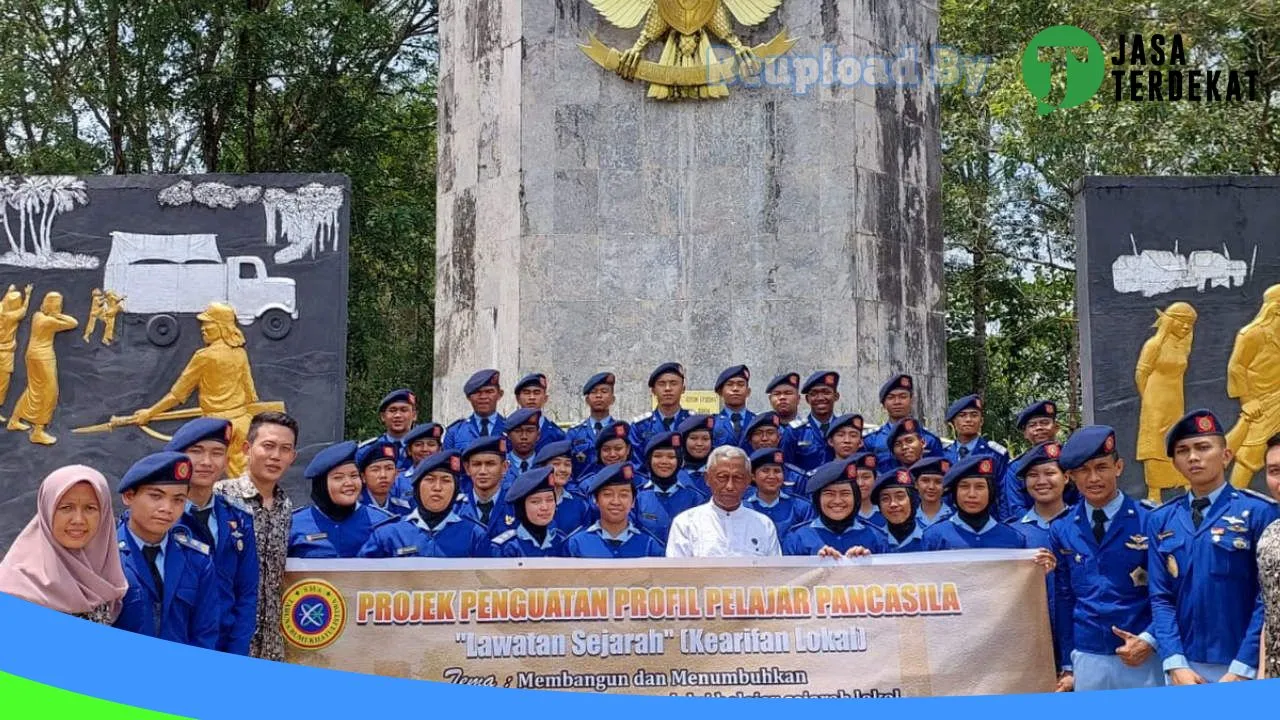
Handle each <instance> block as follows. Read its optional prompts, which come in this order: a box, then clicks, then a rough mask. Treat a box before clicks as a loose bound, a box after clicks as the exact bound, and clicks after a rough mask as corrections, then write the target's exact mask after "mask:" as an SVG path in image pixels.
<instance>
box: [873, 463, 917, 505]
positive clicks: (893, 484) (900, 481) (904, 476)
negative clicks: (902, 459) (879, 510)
mask: <svg viewBox="0 0 1280 720" xmlns="http://www.w3.org/2000/svg"><path fill="white" fill-rule="evenodd" d="M891 488H903V489H905V490H909V491H913V492H914V491H915V489H916V479H915V478H914V477H912V475H911V471H910V470H908V469H906V468H898V469H896V470H890V471H888V472H882V473H880V474H879V475H877V476H876V484H875V485H874V486H873V487H872V488H871V504H872V505H879V504H880V493H882V492H884V491H885V490H889V489H891Z"/></svg>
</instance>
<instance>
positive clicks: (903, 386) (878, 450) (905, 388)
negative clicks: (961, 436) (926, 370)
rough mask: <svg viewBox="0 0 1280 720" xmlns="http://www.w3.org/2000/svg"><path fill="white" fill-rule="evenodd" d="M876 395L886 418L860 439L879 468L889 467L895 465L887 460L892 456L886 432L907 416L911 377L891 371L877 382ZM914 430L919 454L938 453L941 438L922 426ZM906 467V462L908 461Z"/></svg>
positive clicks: (911, 395) (912, 388)
mask: <svg viewBox="0 0 1280 720" xmlns="http://www.w3.org/2000/svg"><path fill="white" fill-rule="evenodd" d="M879 397H880V405H881V406H882V407H884V411H885V415H886V416H887V417H888V419H887V420H885V421H884V423H883V424H881V425H880V426H879V427H878V428H876V429H875V430H874V431H872V432H870V433H868V434H867V436H866V437H865V438H863V440H864V441H865V443H866V445H865V447H866V449H867V450H870V451H871V452H874V453H875V454H876V461H877V462H878V463H880V468H881V469H883V470H890V469H893V468H894V467H896V466H894V465H891V464H890V460H891V459H892V457H893V444H892V443H890V442H888V441H887V436H888V435H889V432H890V430H892V428H893V425H894V423H897V422H899V421H900V420H903V419H905V418H909V417H911V406H912V404H913V402H914V400H915V380H914V379H912V377H911V376H910V375H906V374H903V373H899V374H897V375H894V376H893V377H891V378H889V379H888V380H886V381H885V383H884V384H883V385H881V386H880V395H879ZM918 434H919V436H920V440H921V441H922V442H923V443H924V450H923V451H922V453H921V454H922V455H928V456H933V457H941V456H942V450H943V448H942V441H941V440H940V439H938V436H937V435H935V434H933V433H932V432H930V431H929V430H927V429H925V428H924V427H921V428H920V430H919V433H918ZM908 467H910V466H909V465H908Z"/></svg>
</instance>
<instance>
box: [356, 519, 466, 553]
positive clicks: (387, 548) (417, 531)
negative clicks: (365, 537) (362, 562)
mask: <svg viewBox="0 0 1280 720" xmlns="http://www.w3.org/2000/svg"><path fill="white" fill-rule="evenodd" d="M489 548H490V542H489V534H488V533H486V532H485V529H484V526H483V525H481V524H480V523H479V522H477V521H476V520H475V519H473V518H470V517H466V516H463V515H460V514H459V513H458V512H457V510H456V509H455V510H454V511H452V512H450V513H449V514H448V515H447V516H445V518H444V519H443V520H441V521H440V524H439V525H437V526H436V528H435V530H430V529H428V528H427V524H426V523H425V522H423V520H422V518H421V517H420V516H419V515H418V511H417V510H414V511H413V512H411V513H409V514H408V515H406V516H405V517H403V518H401V519H400V520H396V521H392V522H385V523H383V524H381V525H379V526H378V527H376V528H374V529H373V534H371V535H370V536H369V541H368V542H366V543H365V544H364V547H362V548H360V552H359V554H358V557H362V558H393V557H434V558H465V557H478V558H483V557H489V556H490V555H489Z"/></svg>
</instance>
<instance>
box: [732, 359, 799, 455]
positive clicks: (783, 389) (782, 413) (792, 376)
mask: <svg viewBox="0 0 1280 720" xmlns="http://www.w3.org/2000/svg"><path fill="white" fill-rule="evenodd" d="M764 391H765V393H767V394H768V395H769V407H770V408H772V410H773V413H774V414H775V415H777V416H778V423H779V426H780V427H781V429H782V435H783V437H782V439H781V441H780V442H779V443H778V447H780V448H787V447H790V446H791V441H790V439H789V438H788V437H787V436H788V435H789V434H790V426H791V423H792V422H794V421H795V419H796V415H797V414H798V413H799V411H800V375H799V374H798V373H793V372H792V373H782V374H781V375H778V376H776V377H774V378H773V379H772V380H770V381H769V384H768V385H767V386H765V389H764ZM742 449H743V450H746V451H747V453H748V454H750V453H751V452H752V451H751V450H748V449H747V447H746V445H743V446H742Z"/></svg>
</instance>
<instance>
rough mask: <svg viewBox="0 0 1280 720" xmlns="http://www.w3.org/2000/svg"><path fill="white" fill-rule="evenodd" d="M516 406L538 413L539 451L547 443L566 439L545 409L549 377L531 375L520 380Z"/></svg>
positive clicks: (516, 389) (516, 390) (516, 391)
mask: <svg viewBox="0 0 1280 720" xmlns="http://www.w3.org/2000/svg"><path fill="white" fill-rule="evenodd" d="M515 393H516V405H518V406H520V407H522V408H529V409H531V410H537V411H538V447H537V448H536V449H537V450H541V449H542V448H544V447H546V446H547V443H553V442H558V441H560V440H564V439H566V438H567V437H568V436H567V435H565V432H564V430H561V429H560V426H559V425H556V424H555V422H554V421H553V420H552V419H551V418H550V417H548V416H547V413H546V411H545V410H543V408H545V407H546V406H547V400H548V397H549V394H548V393H547V376H546V375H543V374H542V373H529V374H528V375H525V376H524V377H522V378H520V381H519V382H517V383H516V387H515Z"/></svg>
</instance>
